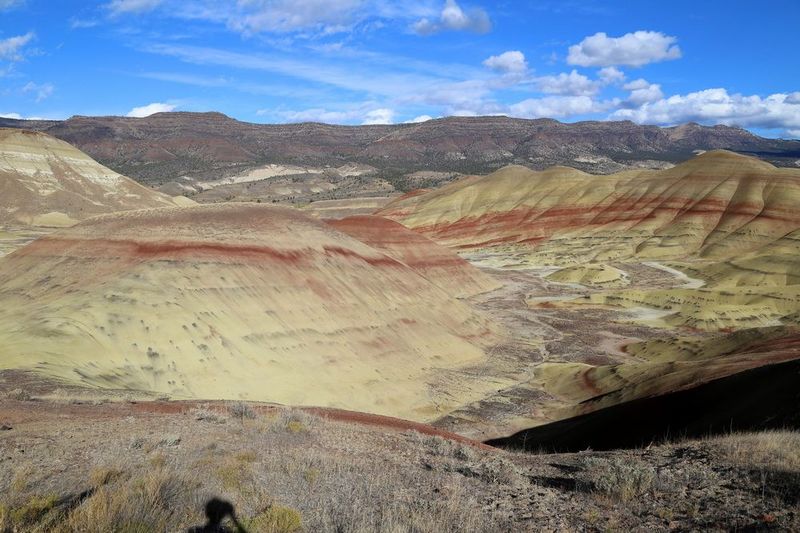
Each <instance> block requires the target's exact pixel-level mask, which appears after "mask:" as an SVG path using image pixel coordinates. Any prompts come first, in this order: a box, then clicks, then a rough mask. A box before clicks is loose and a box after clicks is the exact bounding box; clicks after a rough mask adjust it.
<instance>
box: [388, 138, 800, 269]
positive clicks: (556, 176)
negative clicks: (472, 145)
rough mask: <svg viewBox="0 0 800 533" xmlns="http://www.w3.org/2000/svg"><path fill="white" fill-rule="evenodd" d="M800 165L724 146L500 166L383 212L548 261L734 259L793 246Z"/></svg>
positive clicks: (452, 237) (446, 237)
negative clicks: (602, 169) (624, 164)
mask: <svg viewBox="0 0 800 533" xmlns="http://www.w3.org/2000/svg"><path fill="white" fill-rule="evenodd" d="M798 202H800V169H778V168H776V167H774V166H772V165H770V164H769V163H765V162H763V161H760V160H758V159H755V158H752V157H746V156H742V155H737V154H734V153H731V152H726V151H723V150H716V151H712V152H706V153H704V154H702V155H700V156H697V157H695V158H693V159H691V160H689V161H687V162H685V163H683V164H681V165H677V166H676V167H674V168H671V169H668V170H655V171H654V170H631V171H625V172H621V173H618V174H612V175H608V176H593V175H590V174H586V173H583V172H581V171H578V170H575V169H570V168H564V167H554V168H551V169H548V170H545V171H542V172H536V171H533V170H530V169H527V168H525V167H519V166H513V167H506V168H503V169H501V170H499V171H497V172H495V173H493V174H490V175H488V176H485V177H483V178H477V179H472V180H463V181H460V182H457V183H454V184H452V185H449V186H445V187H443V188H441V189H438V190H435V191H432V192H429V193H426V194H423V195H419V196H413V197H410V198H405V199H402V200H398V201H395V202H393V203H391V204H389V205H388V206H387V207H385V208H384V209H382V210H380V211H379V212H378V214H379V215H382V216H386V217H389V218H393V219H395V220H398V221H400V222H402V223H403V224H404V225H406V226H408V227H410V228H413V229H415V230H416V231H419V232H420V233H422V234H424V235H427V236H429V237H431V238H433V239H434V240H436V241H437V242H441V243H445V244H447V245H450V246H456V247H459V248H467V249H475V248H485V247H496V246H506V247H512V248H515V249H517V250H524V251H527V253H529V254H530V255H531V256H532V257H534V258H535V259H536V260H538V261H541V262H549V263H551V264H568V263H570V262H577V261H587V260H592V261H612V260H626V259H630V258H638V259H684V258H687V257H694V258H704V259H727V258H731V257H741V256H742V255H743V254H747V253H751V252H757V251H758V250H760V249H761V248H763V247H764V246H765V245H773V244H775V245H779V246H784V245H789V244H790V243H791V244H793V243H794V242H796V237H797V234H796V233H795V232H797V231H798V229H799V228H800V211H798V210H797V209H796V206H797V205H798Z"/></svg>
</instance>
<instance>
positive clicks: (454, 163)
mask: <svg viewBox="0 0 800 533" xmlns="http://www.w3.org/2000/svg"><path fill="white" fill-rule="evenodd" d="M3 125H5V126H8V127H19V128H27V129H37V130H41V131H44V132H46V133H48V134H50V135H52V136H54V137H57V138H59V139H62V140H64V141H67V142H69V143H71V144H73V145H74V146H77V147H78V148H80V149H81V150H83V151H85V152H86V153H88V154H89V155H91V156H92V157H93V158H95V159H96V160H98V161H100V162H101V163H103V164H105V165H107V166H109V167H111V168H113V169H115V170H117V171H118V172H121V173H123V174H125V175H127V176H130V177H132V178H134V179H136V180H137V181H140V182H142V183H148V184H154V185H157V186H160V185H164V184H166V183H170V182H175V181H177V182H178V183H180V180H181V179H182V178H183V177H186V176H188V177H190V178H192V179H196V180H197V181H200V182H203V181H213V180H219V179H220V178H225V177H230V176H236V175H240V174H241V173H242V172H243V171H247V170H249V169H253V168H257V167H259V166H263V165H264V164H269V163H274V164H281V165H287V164H289V165H300V166H313V167H320V168H324V167H327V166H330V167H332V168H334V167H339V166H340V165H343V164H347V163H358V164H366V165H371V166H374V167H376V168H377V169H379V170H380V171H381V172H383V173H384V176H385V177H388V178H391V179H394V178H396V177H398V176H402V175H407V174H408V173H413V172H414V171H423V170H424V171H426V172H427V171H444V172H459V173H466V174H474V173H488V172H492V171H494V170H497V169H498V168H501V167H503V166H506V165H509V164H519V165H524V166H527V167H531V168H536V169H544V168H547V167H550V166H552V165H567V166H577V167H579V168H580V169H581V170H585V171H589V172H592V173H599V174H606V173H610V172H616V171H619V170H622V169H624V168H629V167H636V166H643V167H647V168H664V167H665V166H669V165H671V164H674V163H676V162H679V161H682V160H684V159H686V158H687V157H690V156H691V155H692V153H693V151H694V150H697V149H702V150H714V149H720V148H723V149H728V150H733V151H736V152H741V153H748V154H755V155H759V156H763V157H768V158H769V159H770V161H772V162H774V163H776V164H779V165H781V166H794V165H795V161H797V160H798V158H800V141H788V140H781V139H767V138H763V137H758V136H756V135H753V134H752V133H750V132H748V131H746V130H743V129H741V128H734V127H728V126H714V127H708V126H700V125H697V124H686V125H682V126H676V127H669V128H660V127H657V126H646V125H639V124H634V123H632V122H628V121H623V122H608V121H586V122H577V123H570V124H567V123H561V122H558V121H556V120H552V119H534V120H527V119H517V118H511V117H500V116H485V117H448V118H441V119H434V120H429V121H427V122H424V123H420V124H396V125H379V126H337V125H330V124H319V123H301V124H252V123H247V122H241V121H238V120H235V119H233V118H230V117H227V116H225V115H222V114H220V113H186V112H170V113H157V114H155V115H151V116H149V117H146V118H127V117H72V118H70V119H68V120H64V121H21V120H12V119H0V126H3ZM398 185H402V183H398ZM412 187H413V184H412ZM405 188H406V187H405V186H404V185H403V186H401V187H399V188H398V190H401V189H403V190H404V189H405Z"/></svg>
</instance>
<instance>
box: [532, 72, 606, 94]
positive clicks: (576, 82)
mask: <svg viewBox="0 0 800 533" xmlns="http://www.w3.org/2000/svg"><path fill="white" fill-rule="evenodd" d="M535 83H536V86H537V87H538V89H539V90H540V91H541V92H543V93H547V94H566V95H572V96H589V95H593V94H597V92H598V91H599V90H600V83H598V82H597V81H594V80H590V79H589V78H587V77H586V76H584V75H583V74H578V73H577V72H576V71H575V70H573V71H572V72H570V73H569V74H567V73H564V72H562V73H561V74H558V75H556V76H541V77H539V78H536V80H535Z"/></svg>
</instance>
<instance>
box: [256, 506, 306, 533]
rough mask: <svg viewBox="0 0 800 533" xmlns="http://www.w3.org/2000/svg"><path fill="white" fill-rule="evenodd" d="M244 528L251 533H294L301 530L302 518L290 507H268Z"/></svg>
mask: <svg viewBox="0 0 800 533" xmlns="http://www.w3.org/2000/svg"><path fill="white" fill-rule="evenodd" d="M244 526H245V529H246V530H247V531H249V532H251V533H296V532H298V531H301V530H302V529H303V517H302V516H301V515H300V512H299V511H297V510H295V509H292V508H291V507H284V506H281V505H270V506H269V507H268V508H267V509H265V510H264V511H262V512H261V513H259V514H258V515H256V516H254V517H253V518H250V519H249V520H246V521H245V524H244Z"/></svg>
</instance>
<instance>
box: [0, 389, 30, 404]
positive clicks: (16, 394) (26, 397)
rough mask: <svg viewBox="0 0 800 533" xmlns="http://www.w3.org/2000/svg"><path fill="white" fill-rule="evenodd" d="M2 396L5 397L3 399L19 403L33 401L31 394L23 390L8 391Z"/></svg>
mask: <svg viewBox="0 0 800 533" xmlns="http://www.w3.org/2000/svg"><path fill="white" fill-rule="evenodd" d="M4 396H5V398H7V399H9V400H17V401H21V402H27V401H30V400H32V399H33V397H32V396H31V394H30V393H29V392H28V391H26V390H25V389H14V390H10V391H8V392H7V393H5V395H4Z"/></svg>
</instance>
